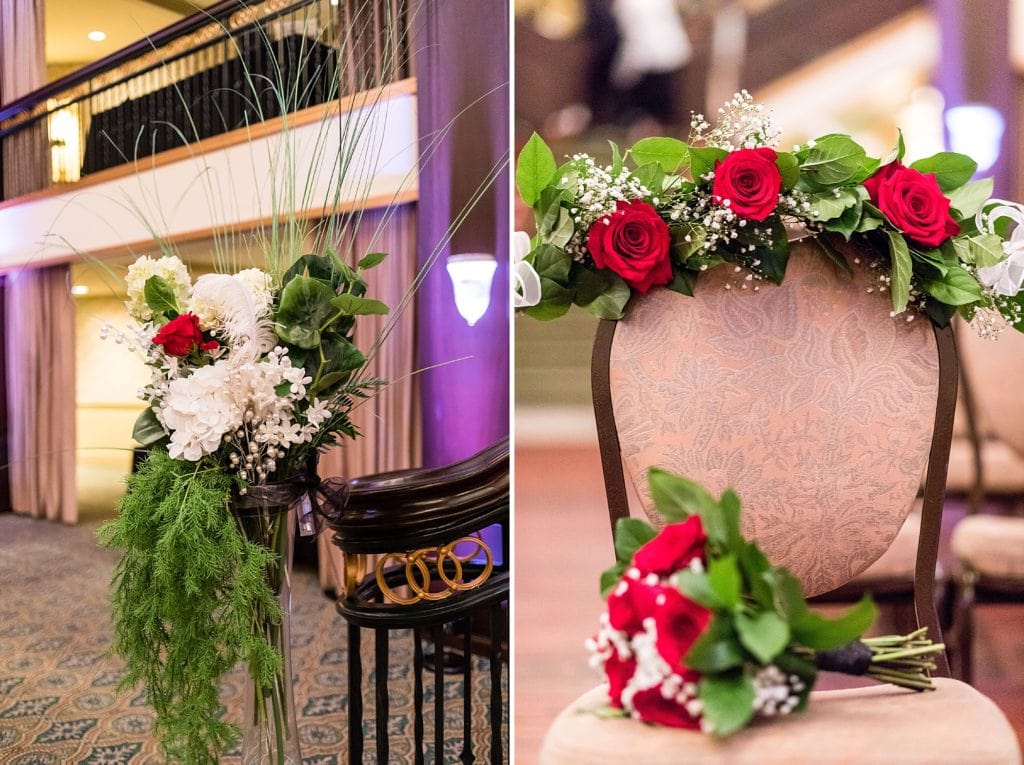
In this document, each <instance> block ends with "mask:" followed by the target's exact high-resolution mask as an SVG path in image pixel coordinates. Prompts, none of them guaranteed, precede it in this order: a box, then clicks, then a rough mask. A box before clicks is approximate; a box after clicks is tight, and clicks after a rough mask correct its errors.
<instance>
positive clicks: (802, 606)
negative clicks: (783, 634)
mask: <svg viewBox="0 0 1024 765" xmlns="http://www.w3.org/2000/svg"><path fill="white" fill-rule="evenodd" d="M766 581H769V582H770V584H771V586H772V591H773V592H774V593H775V610H776V611H778V612H779V613H780V614H781V615H782V616H783V617H784V618H785V619H787V620H788V621H789V623H790V624H792V623H793V621H794V620H795V619H799V618H801V617H802V616H803V615H804V614H806V613H807V600H806V599H805V598H804V587H803V585H802V584H800V580H799V579H797V578H796V577H795V576H793V574H792V573H790V571H789V570H788V569H785V568H781V567H780V568H775V569H772V570H771V571H769V572H767V573H766Z"/></svg>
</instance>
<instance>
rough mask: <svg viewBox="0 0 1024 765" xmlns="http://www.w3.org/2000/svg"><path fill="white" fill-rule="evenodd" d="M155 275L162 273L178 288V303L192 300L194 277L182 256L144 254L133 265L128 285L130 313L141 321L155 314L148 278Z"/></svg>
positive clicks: (164, 277) (171, 286) (127, 281)
mask: <svg viewBox="0 0 1024 765" xmlns="http://www.w3.org/2000/svg"><path fill="white" fill-rule="evenodd" d="M153 276H159V277H161V278H162V279H163V280H164V281H165V282H167V284H168V286H169V287H170V288H171V290H172V291H173V292H174V296H175V297H176V298H177V300H178V305H179V306H181V305H185V303H187V302H188V297H189V292H190V291H191V289H192V278H191V277H190V276H189V274H188V268H187V267H186V266H185V264H184V263H182V262H181V259H180V258H178V257H175V256H174V255H170V256H168V257H161V258H150V257H147V256H145V255H143V256H142V257H141V258H139V259H138V260H136V261H135V262H134V263H132V264H131V265H130V266H128V273H127V275H126V276H125V285H126V286H127V289H128V300H127V301H126V302H125V306H127V308H128V313H129V314H131V315H132V317H133V318H135V319H136V320H137V321H140V322H147V321H149V320H150V319H152V318H153V311H152V310H151V309H150V307H149V305H148V304H147V303H146V294H145V290H146V282H147V281H148V280H149V279H150V278H151V277H153Z"/></svg>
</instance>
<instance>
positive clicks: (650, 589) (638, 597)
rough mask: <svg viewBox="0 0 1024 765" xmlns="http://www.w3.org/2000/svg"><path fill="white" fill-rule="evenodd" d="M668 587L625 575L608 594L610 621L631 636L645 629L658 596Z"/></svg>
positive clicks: (652, 613) (613, 625)
mask: <svg viewBox="0 0 1024 765" xmlns="http://www.w3.org/2000/svg"><path fill="white" fill-rule="evenodd" d="M666 589H668V588H667V587H663V586H662V585H660V584H655V585H651V584H647V583H645V582H642V581H640V580H639V579H633V578H631V577H629V576H625V577H623V578H622V581H620V582H619V584H617V585H616V586H615V589H614V590H612V594H611V595H609V596H608V621H609V623H610V624H611V626H612V627H613V628H615V629H617V630H621V631H623V632H625V633H626V634H627V635H629V636H630V637H632V636H633V635H635V634H636V633H638V632H641V631H643V628H644V619H645V618H646V617H648V616H653V615H654V608H655V605H656V600H657V597H658V595H659V594H660V593H661V592H662V591H663V590H666Z"/></svg>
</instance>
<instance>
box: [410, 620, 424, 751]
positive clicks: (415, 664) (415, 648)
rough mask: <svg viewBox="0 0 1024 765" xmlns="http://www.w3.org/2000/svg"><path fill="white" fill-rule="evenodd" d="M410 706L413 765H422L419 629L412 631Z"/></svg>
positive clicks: (420, 650)
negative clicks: (413, 751)
mask: <svg viewBox="0 0 1024 765" xmlns="http://www.w3.org/2000/svg"><path fill="white" fill-rule="evenodd" d="M412 639H413V644H412V672H413V681H412V704H413V707H414V709H413V715H414V717H413V723H412V730H413V737H414V739H415V742H416V755H415V757H416V761H415V765H424V763H423V761H424V754H423V633H422V632H420V631H419V629H418V628H417V629H414V630H413V631H412Z"/></svg>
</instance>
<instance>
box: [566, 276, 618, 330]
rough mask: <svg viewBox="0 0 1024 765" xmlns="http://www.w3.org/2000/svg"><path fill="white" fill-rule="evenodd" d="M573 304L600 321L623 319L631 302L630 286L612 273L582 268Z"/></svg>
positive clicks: (577, 280) (576, 280)
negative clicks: (624, 312)
mask: <svg viewBox="0 0 1024 765" xmlns="http://www.w3.org/2000/svg"><path fill="white" fill-rule="evenodd" d="M574 281H575V283H576V294H575V295H574V296H573V302H574V303H575V304H576V305H578V306H579V307H580V308H582V309H583V310H584V311H586V312H587V313H589V314H591V315H592V316H596V317H597V318H599V319H612V320H614V319H621V318H622V311H623V309H624V308H625V307H626V303H628V302H629V296H630V291H629V285H627V284H626V283H625V282H624V281H623V280H622V277H620V276H618V275H617V274H615V273H614V272H612V271H591V270H590V269H589V268H580V269H579V275H578V278H577V279H575V280H574Z"/></svg>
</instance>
